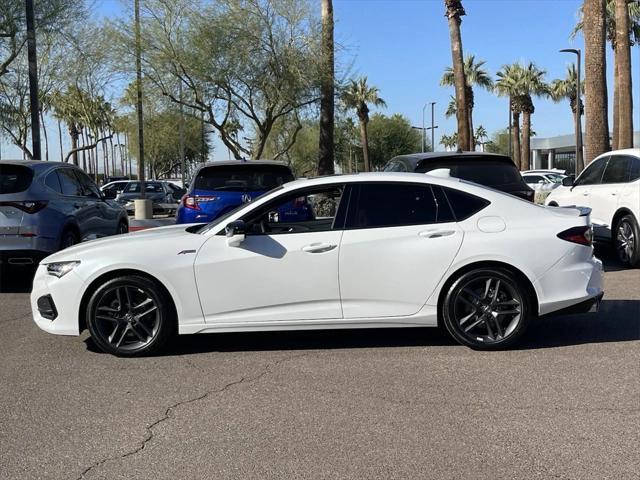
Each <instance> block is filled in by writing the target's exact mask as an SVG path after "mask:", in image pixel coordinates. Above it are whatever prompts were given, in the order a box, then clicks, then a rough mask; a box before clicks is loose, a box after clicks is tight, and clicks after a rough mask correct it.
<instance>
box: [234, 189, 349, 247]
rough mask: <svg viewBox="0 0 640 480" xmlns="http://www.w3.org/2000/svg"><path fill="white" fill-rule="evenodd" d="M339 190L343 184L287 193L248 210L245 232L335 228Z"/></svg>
mask: <svg viewBox="0 0 640 480" xmlns="http://www.w3.org/2000/svg"><path fill="white" fill-rule="evenodd" d="M343 192H344V186H343V185H330V186H322V187H314V188H307V189H302V190H296V191H295V192H290V193H287V194H286V195H283V196H280V197H278V198H277V199H275V200H272V201H271V202H268V203H267V204H265V205H262V206H260V207H259V208H258V209H257V210H254V211H252V212H249V213H248V214H247V215H246V216H245V217H244V218H243V220H244V221H245V223H246V224H247V233H248V234H254V235H259V234H268V235H273V234H282V233H304V232H321V231H327V230H333V229H334V228H338V227H337V226H336V225H335V223H336V217H337V216H338V212H339V209H340V204H341V200H342V197H343Z"/></svg>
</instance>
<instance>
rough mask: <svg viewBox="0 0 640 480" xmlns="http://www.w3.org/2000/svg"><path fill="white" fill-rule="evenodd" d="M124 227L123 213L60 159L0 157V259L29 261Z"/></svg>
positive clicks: (126, 225) (15, 262) (16, 262)
mask: <svg viewBox="0 0 640 480" xmlns="http://www.w3.org/2000/svg"><path fill="white" fill-rule="evenodd" d="M128 231H129V223H128V217H127V213H126V212H125V211H124V209H123V208H122V207H120V206H119V205H118V204H117V203H116V202H112V201H109V200H106V199H105V198H104V196H103V195H102V193H101V192H100V190H98V187H96V184H95V183H94V182H93V180H91V179H90V178H89V176H88V175H87V174H86V173H84V172H83V171H82V170H80V169H79V168H77V167H74V166H73V165H69V164H67V163H62V162H43V161H38V160H32V161H2V162H0V264H5V263H6V264H11V265H30V264H34V263H38V262H39V261H40V260H41V259H42V258H44V257H46V256H48V255H49V254H51V253H53V252H56V251H58V250H61V249H63V248H66V247H69V246H71V245H73V244H75V243H78V242H81V241H83V240H89V239H92V238H97V237H104V236H107V235H115V234H118V233H126V232H128Z"/></svg>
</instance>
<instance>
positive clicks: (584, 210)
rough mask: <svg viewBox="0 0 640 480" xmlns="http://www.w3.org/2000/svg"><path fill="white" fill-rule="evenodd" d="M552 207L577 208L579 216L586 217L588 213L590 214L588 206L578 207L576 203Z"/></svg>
mask: <svg viewBox="0 0 640 480" xmlns="http://www.w3.org/2000/svg"><path fill="white" fill-rule="evenodd" d="M552 208H562V209H569V208H570V209H572V210H578V212H580V214H579V215H578V216H579V217H588V216H589V215H591V208H589V207H578V206H577V205H563V206H562V207H552Z"/></svg>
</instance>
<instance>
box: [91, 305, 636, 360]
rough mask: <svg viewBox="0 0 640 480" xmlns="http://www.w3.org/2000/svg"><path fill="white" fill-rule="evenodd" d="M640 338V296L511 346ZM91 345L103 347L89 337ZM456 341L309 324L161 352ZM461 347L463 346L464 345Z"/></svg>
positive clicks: (549, 320)
mask: <svg viewBox="0 0 640 480" xmlns="http://www.w3.org/2000/svg"><path fill="white" fill-rule="evenodd" d="M637 340H640V300H604V301H603V302H602V303H601V307H600V311H599V312H598V313H597V314H581V315H565V316H554V317H543V318H540V319H538V320H536V321H535V322H533V323H532V324H531V325H530V326H529V330H528V331H527V333H526V335H525V336H524V338H523V339H522V340H521V341H520V343H519V344H517V345H516V346H515V347H514V348H513V349H512V350H536V349H544V348H557V347H568V346H575V345H583V344H598V343H608V342H628V341H637ZM85 342H86V345H87V349H88V350H90V351H92V352H99V349H98V348H97V346H96V345H95V344H94V343H93V341H92V340H91V338H89V337H88V338H87V339H86V340H85ZM456 345H458V344H457V342H455V341H454V340H453V339H452V338H451V337H450V336H449V335H448V334H447V333H446V332H444V331H443V330H442V329H439V328H383V329H345V330H305V331H285V332H251V333H208V334H200V335H183V336H179V337H178V338H177V339H175V340H174V341H173V342H172V344H171V345H170V346H169V347H168V348H167V349H165V351H163V352H161V353H159V354H158V356H167V357H169V356H178V355H194V354H199V353H211V352H258V351H291V350H342V349H358V348H396V347H447V346H456ZM460 348H465V347H463V346H460Z"/></svg>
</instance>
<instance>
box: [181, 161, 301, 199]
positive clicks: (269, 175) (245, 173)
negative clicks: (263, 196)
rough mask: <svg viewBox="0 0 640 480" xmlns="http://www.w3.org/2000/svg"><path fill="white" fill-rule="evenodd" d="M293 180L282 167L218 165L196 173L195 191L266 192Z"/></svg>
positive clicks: (289, 171)
mask: <svg viewBox="0 0 640 480" xmlns="http://www.w3.org/2000/svg"><path fill="white" fill-rule="evenodd" d="M292 180H293V174H292V173H291V170H290V169H289V167H286V166H284V165H252V164H251V162H247V163H244V164H242V165H219V166H214V165H212V166H210V167H205V168H203V169H202V170H200V171H199V172H198V175H197V177H196V179H195V184H194V189H195V190H207V191H231V192H255V191H266V190H271V189H272V188H275V187H278V186H280V185H282V184H283V183H287V182H290V181H292Z"/></svg>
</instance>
